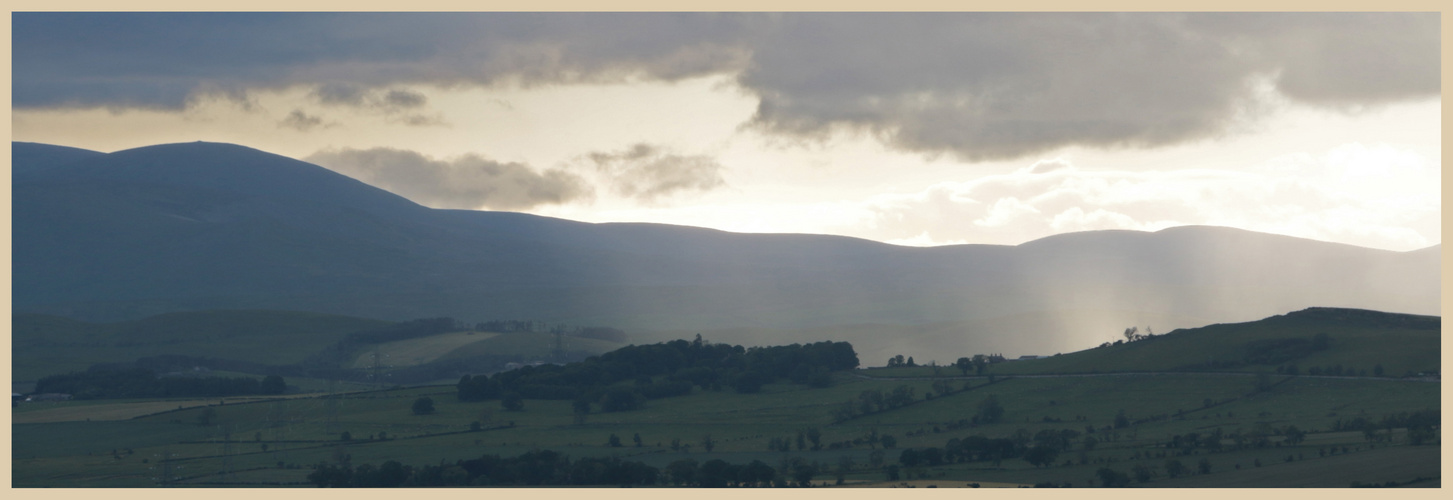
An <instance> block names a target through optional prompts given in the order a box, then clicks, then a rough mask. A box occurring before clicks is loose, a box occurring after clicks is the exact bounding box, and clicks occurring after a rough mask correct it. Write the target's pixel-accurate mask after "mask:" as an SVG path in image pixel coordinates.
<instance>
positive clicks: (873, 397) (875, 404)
mask: <svg viewBox="0 0 1453 500" xmlns="http://www.w3.org/2000/svg"><path fill="white" fill-rule="evenodd" d="M913 401H914V397H913V388H912V387H909V386H906V385H900V386H898V387H894V388H893V390H892V391H889V392H887V393H885V392H883V390H882V389H872V390H867V391H863V392H861V393H859V394H858V397H857V399H849V400H847V401H844V402H843V404H842V405H841V406H839V407H838V408H837V409H835V410H833V412H832V416H833V420H834V421H835V422H843V421H846V420H848V419H851V418H853V417H857V416H861V415H869V414H873V413H877V412H880V411H886V410H891V409H894V408H899V407H903V406H908V405H910V404H913Z"/></svg>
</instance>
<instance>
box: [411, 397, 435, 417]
mask: <svg viewBox="0 0 1453 500" xmlns="http://www.w3.org/2000/svg"><path fill="white" fill-rule="evenodd" d="M430 413H434V400H433V399H432V398H429V397H422V398H419V399H415V400H414V414H415V415H428V414H430Z"/></svg>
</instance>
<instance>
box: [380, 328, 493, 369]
mask: <svg viewBox="0 0 1453 500" xmlns="http://www.w3.org/2000/svg"><path fill="white" fill-rule="evenodd" d="M498 335H499V334H497V333H481V332H474V331H465V332H450V333H442V334H439V335H430V336H428V337H421V338H417V339H408V340H400V341H396V342H385V343H382V344H378V345H376V346H374V348H373V349H368V350H366V351H364V352H362V353H360V354H359V355H358V358H357V359H356V360H354V362H353V366H352V368H358V369H364V368H371V367H373V366H374V356H373V355H374V353H375V352H377V353H378V355H379V359H378V363H379V364H380V365H385V366H416V365H422V364H424V363H428V362H430V361H434V360H436V359H439V357H440V356H443V355H445V354H448V353H449V352H450V351H453V350H455V349H458V348H460V347H464V346H466V345H469V344H473V343H475V342H480V341H484V340H488V339H490V338H493V337H496V336H498Z"/></svg>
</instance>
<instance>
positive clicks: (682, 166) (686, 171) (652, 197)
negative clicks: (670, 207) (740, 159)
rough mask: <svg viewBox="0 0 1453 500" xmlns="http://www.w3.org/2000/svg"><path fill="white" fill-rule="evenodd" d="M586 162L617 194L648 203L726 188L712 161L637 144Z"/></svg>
mask: <svg viewBox="0 0 1453 500" xmlns="http://www.w3.org/2000/svg"><path fill="white" fill-rule="evenodd" d="M586 158H587V159H588V160H589V161H590V162H591V163H594V164H595V167H596V169H597V170H598V171H600V172H601V173H603V174H606V175H607V176H608V178H609V180H610V183H611V187H612V189H614V190H615V192H616V193H617V194H620V195H622V196H625V197H628V198H634V199H637V200H641V201H645V202H648V203H650V202H654V201H656V200H658V199H660V198H662V197H666V196H670V195H673V194H676V193H683V192H690V191H709V190H712V189H715V188H718V187H721V186H723V185H725V184H726V181H725V180H723V179H722V177H721V172H722V170H723V167H722V165H721V163H718V162H717V161H716V160H715V159H713V158H711V157H709V156H704V155H680V154H675V153H671V152H669V151H667V150H665V149H663V148H661V147H659V146H653V145H650V144H636V145H634V146H631V147H630V148H628V149H625V150H622V151H619V152H613V153H602V152H596V153H590V154H589V155H586Z"/></svg>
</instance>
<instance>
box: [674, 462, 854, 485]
mask: <svg viewBox="0 0 1453 500" xmlns="http://www.w3.org/2000/svg"><path fill="white" fill-rule="evenodd" d="M780 468H781V469H782V470H780V471H779V470H778V468H774V467H772V466H770V465H767V464H766V463H764V462H762V461H761V460H753V461H751V463H748V464H744V465H743V464H731V463H727V462H726V461H724V460H720V459H713V460H707V461H706V462H705V463H700V464H698V463H697V461H696V460H693V459H689V458H687V459H682V460H677V461H675V462H671V463H670V464H669V465H667V466H666V471H665V474H664V475H663V477H662V478H661V479H662V481H663V482H669V483H670V484H671V485H673V486H694V487H701V488H726V487H738V488H748V487H786V486H794V485H795V486H810V485H811V484H812V479H813V478H814V477H816V476H817V475H818V474H822V473H823V472H824V470H825V467H823V466H822V465H820V464H818V463H816V462H807V461H806V460H803V459H801V458H792V459H788V460H786V461H784V462H783V464H782V465H781V467H780Z"/></svg>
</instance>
